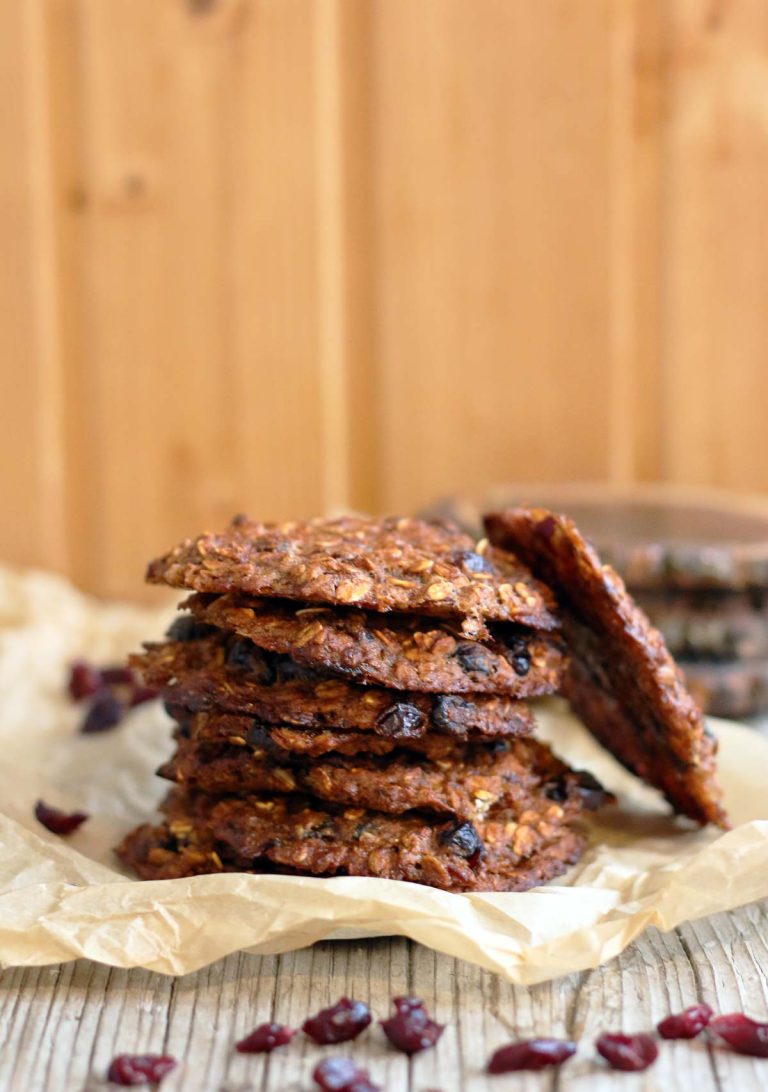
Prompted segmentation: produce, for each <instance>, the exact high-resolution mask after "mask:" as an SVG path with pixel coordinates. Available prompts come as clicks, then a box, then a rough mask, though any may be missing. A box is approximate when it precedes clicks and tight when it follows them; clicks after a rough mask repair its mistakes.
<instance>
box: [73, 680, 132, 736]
mask: <svg viewBox="0 0 768 1092" xmlns="http://www.w3.org/2000/svg"><path fill="white" fill-rule="evenodd" d="M124 713H125V706H124V705H123V704H122V702H119V701H118V700H117V698H116V697H115V696H114V694H110V692H109V691H108V690H100V691H99V693H98V694H97V695H96V697H95V698H94V699H93V701H92V702H91V707H90V709H89V710H88V712H87V713H86V715H85V720H84V721H83V723H82V725H81V726H80V731H81V732H84V733H85V734H86V735H90V734H92V733H93V732H106V731H108V730H109V729H110V728H114V727H115V725H117V724H119V723H120V721H121V720H122V719H123V714H124Z"/></svg>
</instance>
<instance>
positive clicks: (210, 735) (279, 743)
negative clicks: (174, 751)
mask: <svg viewBox="0 0 768 1092" xmlns="http://www.w3.org/2000/svg"><path fill="white" fill-rule="evenodd" d="M168 712H169V713H170V715H171V716H172V717H173V718H174V720H175V721H176V722H177V723H178V725H179V728H178V729H177V732H176V735H177V737H178V738H180V739H189V740H191V741H193V742H194V743H195V744H196V745H199V746H205V747H209V748H210V747H216V746H223V745H228V746H230V747H241V748H243V749H244V750H247V751H249V752H251V753H253V754H258V755H260V756H262V757H263V756H268V757H270V758H272V759H273V760H274V761H275V762H276V763H278V764H283V765H290V764H291V763H292V762H295V761H301V760H303V759H312V758H317V757H319V756H320V755H328V754H340V755H361V754H365V755H389V754H392V753H393V752H395V751H397V752H402V751H409V752H414V753H416V754H419V755H424V756H425V757H426V758H428V759H429V760H430V761H432V762H435V761H438V760H440V759H450V758H453V757H454V756H455V755H456V753H457V749H460V748H461V747H462V746H463V742H464V738H463V737H462V739H461V740H458V741H457V740H456V739H455V738H454V737H453V736H445V735H438V734H437V733H436V732H427V733H426V735H423V736H416V737H409V738H408V739H397V738H392V737H391V736H380V735H377V734H376V733H375V732H342V731H339V730H338V729H333V728H324V729H319V730H314V731H309V730H307V729H305V728H292V727H289V726H288V725H284V724H265V723H262V722H261V721H260V720H257V719H256V718H254V717H244V716H241V715H240V714H238V713H223V712H221V711H220V710H217V709H214V710H202V711H200V712H197V713H192V712H190V711H189V710H187V709H184V708H182V707H180V706H175V707H174V706H168ZM514 715H515V717H516V718H517V719H516V727H517V735H519V736H523V735H526V734H530V733H531V732H532V731H533V715H532V714H531V712H530V710H529V709H528V708H527V706H525V705H523V704H522V703H520V704H519V706H518V708H517V709H516V710H515V714H514ZM487 738H488V737H484V736H482V735H479V734H473V733H472V732H471V731H470V732H468V733H466V739H467V741H469V742H473V743H482V742H485V741H487ZM511 738H516V737H515V736H512V737H511ZM492 742H494V743H495V742H496V741H495V740H493V741H492Z"/></svg>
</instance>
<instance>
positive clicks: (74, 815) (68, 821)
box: [35, 800, 89, 834]
mask: <svg viewBox="0 0 768 1092" xmlns="http://www.w3.org/2000/svg"><path fill="white" fill-rule="evenodd" d="M88 818H89V817H88V815H87V813H86V812H84V811H71V812H67V811H60V810H59V808H51V807H49V806H48V804H46V803H45V802H44V801H43V800H38V802H37V803H36V804H35V819H37V821H38V823H42V824H43V826H44V827H45V828H46V829H47V830H50V831H51V833H52V834H71V833H72V832H73V831H74V830H77V828H78V827H80V826H82V825H83V823H84V822H85V820H86V819H88Z"/></svg>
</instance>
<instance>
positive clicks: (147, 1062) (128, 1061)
mask: <svg viewBox="0 0 768 1092" xmlns="http://www.w3.org/2000/svg"><path fill="white" fill-rule="evenodd" d="M178 1064H179V1063H178V1062H177V1061H176V1059H175V1058H172V1057H171V1056H170V1055H169V1054H118V1055H117V1057H116V1058H113V1059H112V1061H111V1062H110V1065H109V1070H108V1071H107V1080H108V1081H111V1082H112V1084H121V1085H126V1086H127V1085H135V1084H157V1082H158V1081H161V1080H162V1079H163V1077H164V1076H165V1075H166V1073H170V1072H171V1070H172V1069H175V1068H176V1066H177V1065H178Z"/></svg>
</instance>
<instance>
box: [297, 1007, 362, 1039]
mask: <svg viewBox="0 0 768 1092" xmlns="http://www.w3.org/2000/svg"><path fill="white" fill-rule="evenodd" d="M370 1022H371V1010H370V1009H369V1008H368V1006H367V1005H366V1004H365V1003H364V1002H363V1001H351V1000H350V999H349V998H348V997H342V998H341V999H340V1000H339V1001H337V1002H336V1004H335V1005H331V1007H330V1008H328V1009H322V1011H321V1012H318V1013H316V1015H315V1016H310V1017H308V1018H307V1019H306V1020H305V1021H304V1023H303V1024H302V1027H303V1029H304V1031H305V1032H306V1033H307V1035H308V1036H309V1037H310V1039H314V1040H315V1042H316V1043H319V1044H320V1045H321V1046H323V1045H326V1044H328V1043H346V1042H347V1040H348V1039H355V1038H357V1036H358V1035H359V1034H360V1032H361V1031H365V1029H366V1028H367V1027H368V1025H369V1024H370Z"/></svg>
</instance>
